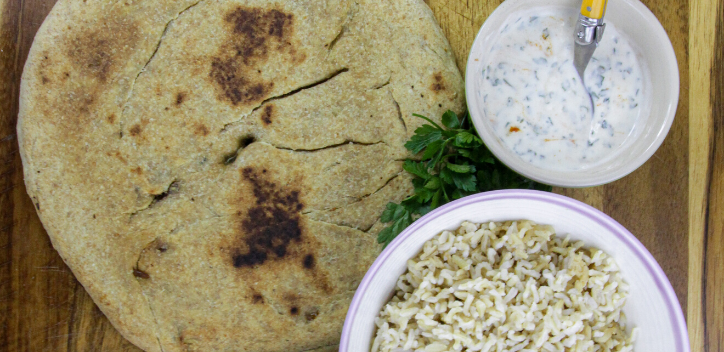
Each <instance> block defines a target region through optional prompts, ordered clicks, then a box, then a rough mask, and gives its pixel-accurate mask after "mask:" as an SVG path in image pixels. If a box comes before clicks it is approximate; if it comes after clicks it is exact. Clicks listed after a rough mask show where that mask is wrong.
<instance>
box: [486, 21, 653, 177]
mask: <svg viewBox="0 0 724 352" xmlns="http://www.w3.org/2000/svg"><path fill="white" fill-rule="evenodd" d="M534 13H535V15H534ZM576 15H577V14H576V12H575V11H574V10H572V9H565V8H554V7H552V8H549V9H545V10H541V9H536V10H535V12H532V11H527V12H521V13H519V15H518V16H515V17H512V18H511V19H510V20H509V21H508V23H507V24H506V25H505V26H504V27H503V29H502V30H501V32H500V34H499V36H498V39H497V42H496V43H495V44H493V46H492V48H491V50H490V52H489V55H488V57H487V63H486V65H485V66H484V67H485V69H483V71H482V84H481V86H480V87H481V88H480V95H481V96H484V97H483V100H484V102H485V103H486V105H485V108H484V109H485V115H486V116H487V118H488V119H489V120H490V122H491V126H493V128H494V130H495V132H496V134H497V135H498V137H499V138H500V139H501V140H502V141H503V142H504V143H505V144H506V145H507V146H508V148H511V149H512V150H513V151H514V152H515V153H516V154H518V155H519V156H520V157H521V158H522V159H523V160H525V161H528V162H530V163H532V164H534V165H536V166H539V167H542V168H546V169H554V170H576V169H582V168H586V167H588V166H590V165H592V164H594V163H599V162H602V161H603V160H605V159H608V158H613V157H615V150H616V149H618V147H620V146H621V145H622V144H624V143H625V141H626V140H627V138H629V136H630V135H631V132H632V130H633V127H634V125H635V124H636V122H637V121H638V119H639V116H640V115H641V113H642V110H643V108H644V106H645V104H644V102H645V100H646V99H645V96H644V95H645V94H644V92H645V91H646V89H645V88H644V83H645V82H644V78H643V70H642V68H641V66H640V64H639V62H638V60H637V58H636V54H635V52H634V49H633V48H632V47H631V45H630V44H629V42H628V40H627V39H626V37H625V36H623V35H621V34H620V33H619V32H618V31H617V30H616V28H615V26H613V25H612V24H611V23H608V24H607V27H606V34H605V35H604V37H603V40H602V42H601V43H600V44H599V46H598V49H597V50H596V52H595V53H594V55H593V57H592V58H591V62H590V63H589V65H588V67H587V69H586V72H585V85H586V86H585V87H584V86H583V84H582V83H581V81H580V78H579V77H578V73H577V72H576V69H575V67H574V66H573V28H574V26H575V23H576ZM586 90H587V91H588V93H590V94H591V97H592V98H593V103H594V111H593V112H591V111H590V103H589V100H588V97H587V91H586Z"/></svg>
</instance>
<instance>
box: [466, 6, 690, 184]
mask: <svg viewBox="0 0 724 352" xmlns="http://www.w3.org/2000/svg"><path fill="white" fill-rule="evenodd" d="M550 6H566V7H571V8H573V9H578V8H580V6H581V1H580V0H507V1H505V2H503V3H502V4H501V5H500V6H499V7H498V8H497V9H496V10H495V11H494V12H493V13H492V15H490V17H489V18H488V19H487V20H486V21H485V24H483V27H482V28H480V31H479V32H478V35H477V37H476V38H475V42H474V43H473V46H472V49H471V50H470V56H469V58H468V64H467V69H466V72H465V90H466V93H465V94H466V97H467V102H468V110H469V111H470V116H471V117H472V121H473V123H474V124H475V127H476V129H477V130H478V133H479V134H480V137H481V138H482V139H483V141H484V142H485V144H486V145H487V146H488V148H489V149H490V151H492V152H493V154H494V155H495V156H496V157H497V158H498V159H500V161H502V162H503V163H505V164H506V165H507V166H508V167H510V168H511V169H513V170H515V171H516V172H518V173H520V174H521V175H524V176H526V177H528V178H531V179H533V180H536V181H539V182H542V183H546V184H549V185H554V186H561V187H589V186H595V185H601V184H605V183H609V182H612V181H615V180H617V179H619V178H621V177H624V176H626V175H628V174H629V173H631V172H633V171H634V170H636V169H637V168H638V167H639V166H641V165H643V163H645V162H646V160H648V159H649V158H650V157H651V155H653V154H654V152H655V151H656V149H658V148H659V146H660V145H661V143H662V142H663V141H664V139H665V138H666V134H667V133H668V132H669V129H670V128H671V124H672V123H673V121H674V115H675V114H676V107H677V104H678V101H679V69H678V66H677V63H676V56H675V55H674V49H673V47H672V46H671V42H670V41H669V37H668V36H667V35H666V32H665V31H664V28H663V27H662V26H661V24H660V23H659V21H658V20H657V19H656V17H655V16H654V14H653V13H651V11H649V9H648V8H646V6H644V5H643V4H642V3H641V2H640V1H638V0H609V1H608V7H607V12H606V17H605V21H606V22H607V23H612V24H613V25H614V26H615V27H616V28H617V30H618V31H619V32H620V33H622V34H624V35H626V36H627V37H628V38H629V39H630V40H631V43H632V46H633V47H634V49H635V50H636V51H638V53H637V56H638V58H639V62H640V63H641V64H642V67H643V69H644V77H645V78H648V80H649V81H650V83H651V84H650V86H649V87H650V88H651V91H650V92H648V96H649V97H650V104H649V109H648V112H649V113H648V114H645V113H643V114H642V116H641V118H640V120H639V121H638V123H637V124H636V126H635V127H634V130H633V132H632V138H629V139H628V140H627V141H626V142H625V143H624V145H622V146H621V148H619V149H618V150H617V152H616V155H615V157H610V158H607V159H606V160H604V161H602V163H599V164H596V165H594V166H591V167H590V168H587V169H583V170H577V171H553V170H548V169H543V168H540V167H536V166H533V165H531V164H530V163H528V162H526V161H524V160H523V159H521V158H519V157H518V156H517V155H516V154H515V153H514V152H513V151H511V150H510V149H509V148H508V147H507V146H506V145H505V144H504V143H503V142H502V141H501V140H500V139H499V137H497V135H496V134H495V131H493V129H492V128H491V127H490V123H489V120H488V118H487V117H486V116H485V114H484V112H483V102H482V99H481V98H480V97H479V96H478V94H477V92H478V87H479V86H481V84H482V79H483V77H482V75H481V72H482V69H483V68H482V66H483V65H485V64H486V62H485V61H486V60H485V55H484V53H487V52H489V48H490V46H491V45H492V44H493V43H494V41H495V39H496V38H497V35H498V32H499V30H500V28H501V27H502V26H503V24H504V23H505V21H506V20H507V19H508V17H509V16H510V15H512V14H514V13H516V12H518V11H521V10H528V9H531V8H535V7H550ZM604 35H605V34H604ZM571 41H573V33H571Z"/></svg>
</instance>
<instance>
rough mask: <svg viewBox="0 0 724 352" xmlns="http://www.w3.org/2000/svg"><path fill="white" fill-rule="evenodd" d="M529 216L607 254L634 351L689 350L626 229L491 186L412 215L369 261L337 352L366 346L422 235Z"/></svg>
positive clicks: (545, 197)
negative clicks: (621, 285)
mask: <svg viewBox="0 0 724 352" xmlns="http://www.w3.org/2000/svg"><path fill="white" fill-rule="evenodd" d="M515 219H530V220H533V221H536V222H538V223H541V224H550V225H553V226H554V227H555V230H556V233H557V234H558V236H563V235H565V234H570V236H571V238H572V239H576V240H582V241H584V242H585V243H586V246H589V247H596V248H600V249H602V250H604V251H605V252H607V253H608V254H610V255H611V256H612V257H613V258H614V259H615V260H616V262H617V264H618V265H619V267H620V268H621V272H622V275H623V277H624V280H625V281H626V282H627V283H628V284H629V285H630V295H629V298H628V301H627V303H626V306H625V307H624V309H623V311H624V312H625V313H626V317H627V319H628V325H627V328H631V327H632V326H637V327H638V328H639V333H638V339H637V341H636V343H635V350H636V351H657V352H674V351H676V352H685V351H689V343H688V337H687V331H686V326H685V323H684V318H683V314H682V312H681V307H680V306H679V302H678V300H677V298H676V295H675V294H674V291H673V289H672V288H671V284H670V283H669V282H668V280H667V279H666V276H665V275H664V273H663V271H662V270H661V268H660V267H659V265H658V264H657V263H656V261H655V260H654V259H653V257H652V256H651V254H650V253H649V252H648V251H646V249H645V248H644V247H643V245H641V243H640V242H638V240H636V239H635V237H634V236H633V235H631V233H629V232H628V231H627V230H626V229H625V228H623V227H622V226H621V225H620V224H618V223H617V222H616V221H614V220H613V219H611V218H610V217H608V216H607V215H605V214H603V213H601V212H599V211H598V210H596V209H594V208H592V207H590V206H588V205H585V204H583V203H581V202H578V201H576V200H573V199H570V198H566V197H563V196H559V195H555V194H551V193H545V192H538V191H524V190H512V191H496V192H487V193H482V194H478V195H473V196H469V197H466V198H463V199H460V200H458V201H455V202H452V203H449V204H447V205H445V206H443V207H441V208H438V209H436V210H435V211H433V212H431V213H429V214H428V215H426V216H424V217H423V218H421V219H420V220H418V221H416V222H415V223H414V224H412V225H411V226H410V227H409V228H407V229H406V230H405V231H404V232H403V233H401V234H400V235H399V236H398V238H397V239H395V241H393V243H391V244H390V245H389V246H388V248H386V249H385V250H384V251H383V252H382V254H381V255H380V256H379V258H377V260H376V261H375V262H374V264H373V265H372V267H371V268H370V270H369V271H368V272H367V274H366V275H365V278H364V279H363V281H362V283H361V284H360V286H359V288H358V289H357V292H356V293H355V297H354V299H353V301H352V305H351V307H350V310H349V312H348V313H347V319H346V320H345V325H344V330H343V333H342V343H341V344H340V351H341V352H362V351H369V349H370V346H371V341H372V340H373V334H374V333H375V331H376V327H375V324H374V319H375V317H376V316H377V315H378V313H379V311H380V309H381V308H382V306H383V305H384V304H385V303H386V302H387V301H388V300H389V298H390V297H391V295H392V292H393V291H394V288H395V284H396V282H397V278H398V277H399V276H400V275H402V274H403V273H404V271H405V269H406V263H407V260H408V259H409V258H411V257H413V256H415V255H417V254H418V253H419V251H420V250H421V249H422V245H423V244H424V242H425V241H427V240H429V239H430V238H432V237H433V236H435V235H437V234H438V233H440V232H442V231H443V230H446V229H447V230H452V229H456V228H457V227H458V226H459V225H460V224H461V223H462V222H463V221H465V220H469V221H473V222H486V221H503V220H515Z"/></svg>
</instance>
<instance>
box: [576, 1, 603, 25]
mask: <svg viewBox="0 0 724 352" xmlns="http://www.w3.org/2000/svg"><path fill="white" fill-rule="evenodd" d="M607 2H608V1H607V0H583V4H581V14H582V15H584V16H586V17H588V18H593V19H597V20H600V19H602V18H603V15H604V14H605V13H606V3H607Z"/></svg>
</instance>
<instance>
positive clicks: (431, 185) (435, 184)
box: [425, 177, 442, 190]
mask: <svg viewBox="0 0 724 352" xmlns="http://www.w3.org/2000/svg"><path fill="white" fill-rule="evenodd" d="M441 185H442V183H441V182H440V178H439V177H433V178H431V179H430V180H429V181H427V183H425V188H427V189H431V190H436V189H438V188H440V186H441Z"/></svg>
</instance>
